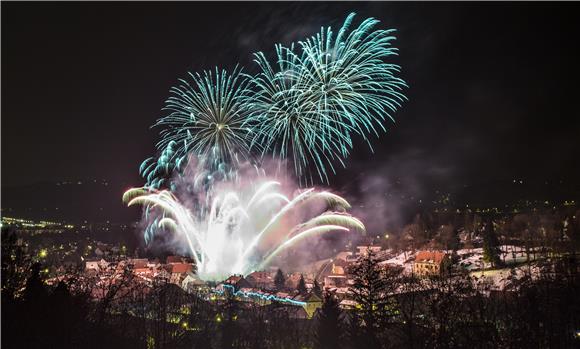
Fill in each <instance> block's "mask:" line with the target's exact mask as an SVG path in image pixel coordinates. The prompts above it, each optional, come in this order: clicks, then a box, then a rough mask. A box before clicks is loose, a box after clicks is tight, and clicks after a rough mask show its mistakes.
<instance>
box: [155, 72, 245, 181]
mask: <svg viewBox="0 0 580 349" xmlns="http://www.w3.org/2000/svg"><path fill="white" fill-rule="evenodd" d="M189 78H190V79H189V80H186V79H180V80H179V81H180V85H178V86H175V87H172V88H171V96H170V97H169V98H168V99H167V101H166V102H165V107H164V108H163V109H164V110H166V111H168V112H169V114H168V115H166V116H165V117H162V118H160V119H159V120H158V121H157V122H156V123H155V124H154V125H153V126H154V127H155V126H159V127H162V128H163V129H162V130H161V140H160V141H159V142H158V143H157V147H158V149H161V150H164V149H168V148H171V157H170V158H168V159H167V161H169V162H173V163H175V164H176V167H179V165H180V164H179V162H183V161H187V155H189V154H194V155H197V156H198V158H199V159H203V160H204V161H206V162H207V167H208V168H209V169H210V170H217V169H219V167H220V166H222V167H223V166H236V165H237V164H238V162H239V161H240V160H242V159H247V158H249V143H248V135H249V133H250V132H251V130H250V129H249V128H248V127H245V126H243V123H244V121H245V120H246V118H247V116H248V109H247V108H246V107H245V105H244V104H243V103H242V97H243V96H244V95H245V94H246V93H247V92H248V91H247V86H248V79H247V78H246V76H245V75H243V74H241V70H240V69H238V68H236V69H234V71H233V72H232V73H231V74H229V73H228V72H226V71H225V70H222V71H219V70H218V69H217V68H216V69H215V71H214V72H212V71H204V72H203V74H201V75H200V74H192V73H189Z"/></svg>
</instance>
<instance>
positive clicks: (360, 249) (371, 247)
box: [356, 245, 381, 257]
mask: <svg viewBox="0 0 580 349" xmlns="http://www.w3.org/2000/svg"><path fill="white" fill-rule="evenodd" d="M356 248H357V250H358V255H359V256H363V257H364V256H366V255H367V253H368V251H369V250H370V251H372V252H374V253H375V254H376V253H379V252H380V251H381V246H374V245H363V246H357V247H356Z"/></svg>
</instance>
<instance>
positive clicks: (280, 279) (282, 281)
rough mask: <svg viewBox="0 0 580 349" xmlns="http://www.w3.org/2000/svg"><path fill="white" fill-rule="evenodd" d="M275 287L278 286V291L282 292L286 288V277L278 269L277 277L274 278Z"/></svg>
mask: <svg viewBox="0 0 580 349" xmlns="http://www.w3.org/2000/svg"><path fill="white" fill-rule="evenodd" d="M274 286H276V290H278V291H281V290H283V289H284V287H285V286H286V277H284V273H282V270H281V269H278V271H277V272H276V276H275V277H274Z"/></svg>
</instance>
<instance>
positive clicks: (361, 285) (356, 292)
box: [350, 249, 389, 348]
mask: <svg viewBox="0 0 580 349" xmlns="http://www.w3.org/2000/svg"><path fill="white" fill-rule="evenodd" d="M352 274H353V277H354V284H353V285H352V287H351V288H350V291H351V293H352V295H353V300H354V301H355V302H356V303H357V305H356V308H355V312H356V313H357V316H355V317H354V319H358V320H357V321H358V322H359V324H358V325H359V327H360V334H361V340H362V341H363V342H364V343H363V342H361V343H360V344H362V345H363V346H364V347H365V348H380V347H381V341H380V338H379V337H380V334H381V331H382V329H384V327H385V325H386V324H387V320H388V317H389V306H388V302H387V284H386V282H385V275H384V273H383V272H382V270H381V268H380V266H379V265H378V261H377V259H376V255H375V253H374V252H373V251H372V250H370V249H369V250H368V251H367V254H366V256H363V257H361V258H359V260H358V261H357V264H356V265H355V266H354V268H353V269H352Z"/></svg>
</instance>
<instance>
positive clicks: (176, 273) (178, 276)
mask: <svg viewBox="0 0 580 349" xmlns="http://www.w3.org/2000/svg"><path fill="white" fill-rule="evenodd" d="M167 267H168V268H167V271H168V272H169V274H170V275H171V276H170V277H169V282H170V283H172V284H176V285H181V283H182V281H183V279H185V277H186V276H187V273H188V272H190V271H192V270H193V265H191V264H189V263H173V264H168V265H167Z"/></svg>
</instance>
